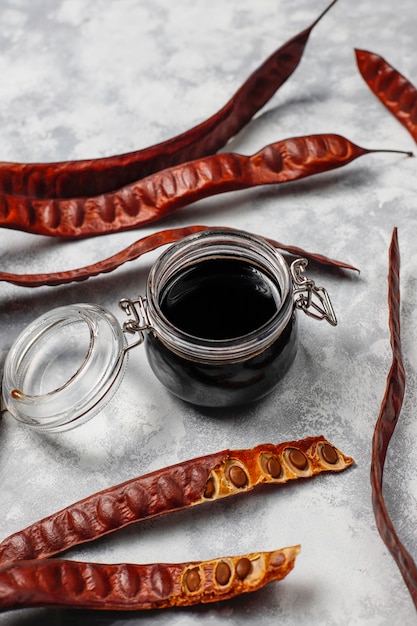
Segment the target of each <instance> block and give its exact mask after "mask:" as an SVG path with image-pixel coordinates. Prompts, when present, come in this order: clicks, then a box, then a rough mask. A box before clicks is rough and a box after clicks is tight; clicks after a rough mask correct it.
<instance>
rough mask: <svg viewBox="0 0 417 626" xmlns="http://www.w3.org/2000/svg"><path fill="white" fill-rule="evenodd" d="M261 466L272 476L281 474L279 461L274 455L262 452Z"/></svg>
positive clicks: (276, 476) (275, 476) (277, 476)
mask: <svg viewBox="0 0 417 626" xmlns="http://www.w3.org/2000/svg"><path fill="white" fill-rule="evenodd" d="M262 468H263V470H264V472H265V473H266V474H269V475H270V476H271V477H272V478H279V477H280V476H281V471H282V468H281V463H280V462H279V459H278V457H276V456H273V455H266V454H264V455H263V457H262Z"/></svg>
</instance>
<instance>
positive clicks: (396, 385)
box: [371, 228, 417, 608]
mask: <svg viewBox="0 0 417 626" xmlns="http://www.w3.org/2000/svg"><path fill="white" fill-rule="evenodd" d="M388 306H389V328H390V335H391V349H392V364H391V368H390V371H389V373H388V377H387V384H386V389H385V395H384V398H383V401H382V404H381V408H380V412H379V415H378V419H377V422H376V424H375V430H374V436H373V440H372V462H371V486H372V506H373V510H374V514H375V521H376V525H377V528H378V531H379V534H380V535H381V537H382V539H383V541H384V543H385V545H386V546H387V548H388V549H389V551H390V552H391V554H392V556H393V558H394V559H395V561H396V563H397V566H398V569H399V570H400V572H401V574H402V576H403V578H404V581H405V583H406V585H407V587H408V590H409V592H410V595H411V598H412V600H413V602H414V605H415V607H416V608H417V567H416V564H415V563H414V561H413V559H412V557H411V556H410V554H409V553H408V552H407V550H406V549H405V547H404V545H403V544H402V543H401V540H400V538H399V537H398V535H397V533H396V531H395V528H394V525H393V523H392V520H391V518H390V515H389V513H388V509H387V507H386V504H385V500H384V494H383V489H382V486H383V475H384V466H385V459H386V455H387V450H388V446H389V442H390V440H391V437H392V434H393V432H394V429H395V426H396V425H397V421H398V418H399V416H400V412H401V407H402V404H403V400H404V392H405V383H406V376H405V369H404V364H403V358H402V350H401V332H400V326H401V323H400V322H401V315H400V308H401V294H400V251H399V246H398V233H397V229H396V228H395V229H394V231H393V234H392V240H391V245H390V250H389V272H388Z"/></svg>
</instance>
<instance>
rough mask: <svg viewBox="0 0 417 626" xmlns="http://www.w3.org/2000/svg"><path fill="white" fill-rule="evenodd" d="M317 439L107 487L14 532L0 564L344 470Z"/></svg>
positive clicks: (340, 457) (212, 458) (213, 457)
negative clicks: (265, 488) (266, 488)
mask: <svg viewBox="0 0 417 626" xmlns="http://www.w3.org/2000/svg"><path fill="white" fill-rule="evenodd" d="M352 463H353V459H352V458H351V457H349V456H345V455H344V454H343V453H342V452H340V450H338V449H337V448H335V447H334V446H333V445H332V444H330V443H329V442H328V441H327V440H326V439H325V438H324V437H323V436H318V437H307V438H305V439H302V440H300V441H288V442H284V443H280V444H277V445H275V444H271V443H265V444H261V445H258V446H256V447H254V448H250V449H244V450H223V451H222V452H217V453H214V454H210V455H207V456H202V457H199V458H196V459H191V460H189V461H185V462H183V463H178V464H176V465H172V466H171V467H167V468H165V469H160V470H157V471H155V472H152V473H150V474H146V475H144V476H141V477H139V478H134V479H132V480H128V481H126V482H124V483H121V484H119V485H116V486H114V487H110V488H109V489H106V490H104V491H100V492H98V493H96V494H94V495H91V496H89V497H87V498H85V499H84V500H81V501H79V502H76V503H75V504H72V505H70V506H68V507H66V508H65V509H62V510H61V511H58V512H57V513H54V514H52V515H50V516H48V517H45V518H44V519H42V520H40V521H38V522H35V523H34V524H32V525H31V526H28V527H27V528H25V529H24V530H21V531H19V532H17V533H14V534H13V535H11V536H10V537H7V538H6V539H4V540H3V541H2V542H1V543H0V565H2V564H3V565H4V564H6V563H9V562H14V561H21V560H31V559H42V558H45V557H48V556H51V555H54V554H59V553H61V552H63V551H64V550H67V549H68V548H71V547H72V546H75V545H78V544H81V543H85V542H88V541H92V540H94V539H97V538H98V537H102V536H103V535H106V534H108V533H111V532H114V531H115V530H118V529H120V528H123V527H125V526H128V525H129V524H133V523H135V522H138V521H141V520H145V519H149V518H152V517H156V516H158V515H163V514H165V513H170V512H174V511H180V510H182V509H185V508H187V507H190V506H195V505H197V504H202V503H205V502H210V501H214V500H218V499H220V498H225V497H228V496H232V495H236V494H240V493H246V492H247V491H250V490H252V489H254V488H255V487H256V486H257V485H262V484H274V485H279V484H282V483H286V482H288V481H290V480H296V479H298V478H310V477H312V476H314V475H315V474H319V473H321V472H340V471H343V470H344V469H346V468H347V467H349V466H350V465H352Z"/></svg>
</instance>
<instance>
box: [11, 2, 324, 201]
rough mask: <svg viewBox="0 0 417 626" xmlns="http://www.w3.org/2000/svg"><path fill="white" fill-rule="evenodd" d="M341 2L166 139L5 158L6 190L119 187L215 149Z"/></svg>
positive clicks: (37, 193) (290, 67) (56, 193)
mask: <svg viewBox="0 0 417 626" xmlns="http://www.w3.org/2000/svg"><path fill="white" fill-rule="evenodd" d="M335 3H336V0H333V2H331V3H330V4H329V6H328V7H327V8H326V9H325V10H324V11H323V12H322V13H321V15H319V17H318V18H317V19H316V20H314V22H313V23H312V24H311V25H310V26H309V27H308V28H306V29H304V30H303V31H301V32H300V33H299V34H298V35H296V36H295V37H292V38H291V39H289V40H288V41H287V42H286V43H285V44H283V45H282V46H281V47H280V48H278V49H277V50H275V51H274V52H273V53H272V54H271V55H270V56H269V57H268V58H267V59H266V60H265V61H264V62H263V63H262V64H261V65H260V66H259V67H258V68H257V69H256V70H255V71H254V72H253V73H252V74H251V75H250V76H249V77H248V79H247V80H246V81H245V82H244V83H243V84H242V85H241V87H240V88H239V89H238V90H237V91H236V93H235V94H234V95H233V96H232V98H231V99H230V100H229V101H228V102H227V103H226V104H225V105H224V107H223V108H222V109H220V111H218V112H217V113H215V114H214V115H212V116H211V117H210V118H208V119H207V120H205V121H203V122H201V123H200V124H198V125H197V126H194V127H193V128H190V129H189V130H187V131H185V132H184V133H181V134H180V135H178V136H177V137H173V138H172V139H168V140H167V141H164V142H162V143H159V144H156V145H154V146H150V147H148V148H144V149H142V150H137V151H135V152H129V153H126V154H120V155H116V156H110V157H105V158H102V159H89V160H82V161H66V162H58V163H6V162H0V192H2V193H7V194H11V195H21V196H32V197H33V198H52V197H56V198H58V197H60V198H73V197H82V196H94V195H98V194H101V193H108V192H109V191H114V190H115V189H118V188H119V187H124V186H125V185H128V184H130V183H132V182H134V181H137V180H140V179H141V178H144V177H145V176H149V175H150V174H153V173H154V172H157V171H158V170H162V169H165V168H166V167H172V166H173V165H178V164H179V163H184V162H186V161H190V160H191V159H197V158H200V157H203V156H207V155H209V154H214V153H215V152H217V151H218V150H219V149H220V148H222V147H223V146H224V145H225V144H226V143H227V141H228V140H229V139H231V138H232V137H233V136H234V135H236V133H238V132H239V131H240V130H241V129H242V128H243V127H244V126H246V124H247V123H248V122H249V121H250V120H251V119H252V117H253V116H254V115H255V113H257V111H259V110H260V109H261V108H262V107H263V106H264V105H265V104H266V103H267V102H268V100H269V99H270V98H272V96H273V95H274V93H275V92H276V91H277V90H278V89H279V87H281V85H283V84H284V83H285V81H286V80H287V79H288V78H289V77H290V76H291V74H292V73H293V72H294V71H295V69H296V68H297V67H298V65H299V63H300V61H301V59H302V56H303V53H304V49H305V46H306V44H307V42H308V39H309V37H310V34H311V31H312V30H313V28H314V27H315V26H316V24H318V22H319V21H320V20H321V19H322V18H323V17H324V16H325V15H326V13H327V12H328V11H329V9H330V8H331V7H332V6H333V5H334V4H335Z"/></svg>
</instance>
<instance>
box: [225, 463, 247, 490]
mask: <svg viewBox="0 0 417 626" xmlns="http://www.w3.org/2000/svg"><path fill="white" fill-rule="evenodd" d="M228 474H229V480H230V481H231V482H232V483H233V484H234V486H235V487H238V488H239V489H242V488H243V487H245V486H246V485H247V482H248V477H247V476H246V472H245V471H244V470H243V469H242V468H241V467H240V465H232V466H231V467H230V468H229V472H228Z"/></svg>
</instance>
